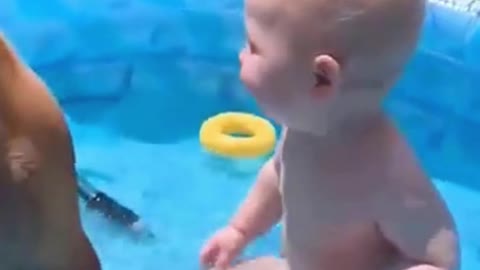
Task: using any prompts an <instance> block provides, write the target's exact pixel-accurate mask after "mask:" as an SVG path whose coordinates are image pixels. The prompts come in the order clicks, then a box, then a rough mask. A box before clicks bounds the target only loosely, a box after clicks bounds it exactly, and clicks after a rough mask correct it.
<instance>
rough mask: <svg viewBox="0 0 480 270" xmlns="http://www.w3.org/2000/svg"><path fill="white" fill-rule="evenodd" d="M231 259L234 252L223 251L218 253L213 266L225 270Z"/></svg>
mask: <svg viewBox="0 0 480 270" xmlns="http://www.w3.org/2000/svg"><path fill="white" fill-rule="evenodd" d="M233 259H234V254H233V253H232V252H225V251H223V252H221V253H220V254H219V256H218V258H217V263H216V264H215V267H216V268H218V269H219V270H226V269H227V268H228V267H229V266H230V264H231V262H232V260H233Z"/></svg>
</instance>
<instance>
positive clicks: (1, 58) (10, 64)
mask: <svg viewBox="0 0 480 270" xmlns="http://www.w3.org/2000/svg"><path fill="white" fill-rule="evenodd" d="M18 63H19V59H18V57H17V56H16V55H15V51H14V50H13V48H12V46H11V45H10V44H9V42H8V41H7V39H6V37H5V34H3V33H2V32H0V78H1V80H4V79H5V78H9V77H6V76H12V75H13V73H14V71H15V69H16V68H17V67H18Z"/></svg>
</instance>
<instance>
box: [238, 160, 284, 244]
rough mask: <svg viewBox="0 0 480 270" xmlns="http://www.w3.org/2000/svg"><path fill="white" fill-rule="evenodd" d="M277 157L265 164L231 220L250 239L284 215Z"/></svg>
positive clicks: (267, 228) (266, 229) (264, 230)
mask: <svg viewBox="0 0 480 270" xmlns="http://www.w3.org/2000/svg"><path fill="white" fill-rule="evenodd" d="M275 158H276V157H274V158H272V159H270V160H268V161H267V162H266V163H265V164H264V165H263V167H262V169H261V170H260V172H259V174H258V177H257V181H256V182H255V184H254V185H253V187H252V189H251V190H250V192H249V194H248V195H247V198H246V199H245V201H244V202H243V203H242V204H241V206H240V208H239V209H238V211H237V213H236V214H235V216H234V217H233V218H232V220H231V222H230V225H231V226H232V227H234V228H235V229H237V230H239V231H240V232H241V233H243V234H244V236H245V237H246V239H248V240H252V239H253V238H255V237H257V236H258V235H260V234H262V233H264V232H266V231H268V230H269V229H270V228H271V227H272V226H273V225H274V224H275V223H277V222H278V221H279V219H280V217H281V215H282V201H281V197H280V190H279V177H278V170H277V168H278V167H277V166H276V159H275Z"/></svg>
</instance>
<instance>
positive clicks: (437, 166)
mask: <svg viewBox="0 0 480 270" xmlns="http://www.w3.org/2000/svg"><path fill="white" fill-rule="evenodd" d="M242 16H243V14H242V1H239V0H228V1H227V0H226V1H213V0H208V1H194V0H184V1H178V0H176V1H173V0H162V1H159V0H137V1H133V0H104V1H98V0H69V1H66V0H36V1H31V0H3V1H2V8H1V9H0V29H1V30H2V31H3V32H5V34H6V35H7V37H8V38H9V39H10V40H11V41H12V42H13V44H14V45H15V46H16V48H17V50H18V52H19V53H20V54H21V55H22V57H23V58H24V59H25V60H26V61H27V62H28V63H29V64H30V65H31V66H32V67H33V68H34V69H35V70H36V71H37V72H38V73H39V74H40V75H41V76H42V77H43V78H44V79H45V80H46V81H47V83H48V84H49V85H50V87H51V88H52V90H53V92H54V93H55V95H56V96H57V97H58V99H59V100H60V102H61V103H62V104H63V105H64V106H65V107H68V105H69V104H75V103H82V102H89V101H93V100H95V101H99V100H103V101H105V102H109V101H115V100H119V99H121V98H122V97H124V96H125V95H129V94H135V93H142V94H145V93H147V94H148V93H154V94H155V95H154V96H155V102H156V103H158V104H157V106H158V107H162V106H166V107H168V108H171V107H172V106H171V104H169V103H170V101H171V100H172V99H173V98H175V96H176V95H179V94H183V95H184V96H185V97H188V98H190V99H192V100H196V101H197V102H196V103H197V104H200V105H201V104H207V103H208V102H212V104H214V103H215V100H217V101H218V100H219V99H221V100H222V102H223V104H225V103H227V104H228V105H229V106H230V107H228V108H238V109H245V108H250V109H256V107H255V104H254V103H253V101H252V99H251V97H250V96H248V94H247V92H246V91H243V90H244V89H243V88H242V86H241V84H240V83H239V82H238V75H237V72H238V63H237V51H238V49H239V48H240V47H241V46H242V43H243V40H244V29H243V23H242ZM479 51H480V22H479V19H478V18H476V17H474V16H469V15H467V14H464V13H460V12H456V11H452V10H450V9H448V8H445V7H443V6H440V5H438V4H434V3H429V4H428V13H427V17H426V19H425V23H424V29H423V34H422V39H421V42H420V45H419V48H418V53H417V54H416V55H415V57H414V58H413V60H412V63H411V68H409V69H407V70H408V71H407V72H406V74H405V75H404V76H403V78H402V80H401V81H400V82H399V83H398V85H397V86H396V89H395V90H394V91H392V93H391V95H390V96H389V97H388V98H387V100H386V108H387V110H389V111H390V112H391V113H392V115H393V116H394V118H395V119H397V120H398V122H399V123H400V126H403V128H404V130H405V132H406V133H407V136H408V137H409V138H410V139H411V141H412V143H413V144H414V146H415V148H416V149H417V151H418V152H419V154H420V156H421V159H422V161H423V162H424V163H425V164H426V167H427V168H428V169H429V171H430V172H431V173H432V175H433V176H437V177H456V178H459V177H463V178H465V179H467V178H472V177H479V176H480V172H477V169H476V168H478V167H479V166H478V165H480V141H479V140H477V138H478V136H480V95H479V94H478V87H477V85H479V84H480V80H479V79H478V78H479V77H480V76H479V74H480V53H479ZM178 74H181V77H179V75H178ZM412 86H415V87H412ZM173 87H174V88H175V89H174V91H172V88H173ZM188 98H186V99H188ZM226 101H229V102H230V103H228V102H226ZM217 103H218V102H217ZM238 104H243V105H245V104H246V105H245V106H243V105H242V106H239V105H238ZM167 105H168V106H167ZM197 106H198V105H197ZM235 106H237V107H235ZM67 113H68V111H67ZM93 113H95V112H93ZM173 113H175V112H173ZM453 133H454V134H455V136H456V137H457V138H461V140H460V141H461V142H460V143H455V144H453V143H450V144H449V145H454V146H451V147H444V144H445V143H446V141H447V142H448V138H449V136H450V137H451V134H453ZM477 135H478V136H477ZM442 144H443V146H442ZM459 144H463V145H464V147H463V148H464V149H461V150H458V149H457V148H458V147H459V146H458V145H459ZM435 147H436V148H438V149H437V151H441V153H440V152H435ZM442 147H443V148H442ZM440 148H442V149H443V150H442V149H441V150H439V149H440ZM451 148H454V149H453V150H452V149H451ZM455 151H456V152H455ZM457 152H461V153H457ZM465 156H468V158H469V162H470V167H468V168H467V167H466V166H467V165H466V164H467V163H469V162H466V161H465V159H464V158H465ZM478 171H480V170H478ZM460 174H463V176H460ZM470 182H472V181H470ZM477 182H479V183H480V181H477ZM479 185H480V184H479Z"/></svg>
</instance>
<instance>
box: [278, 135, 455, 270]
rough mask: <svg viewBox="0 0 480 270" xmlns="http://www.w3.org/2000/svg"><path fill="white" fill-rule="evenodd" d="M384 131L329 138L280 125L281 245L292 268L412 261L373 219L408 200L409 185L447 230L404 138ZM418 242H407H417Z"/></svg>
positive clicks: (352, 269) (346, 269) (446, 218)
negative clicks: (341, 141) (354, 138)
mask: <svg viewBox="0 0 480 270" xmlns="http://www.w3.org/2000/svg"><path fill="white" fill-rule="evenodd" d="M384 139H385V140H383V139H382V138H369V139H367V140H363V141H361V142H358V145H355V146H354V145H347V144H345V145H343V146H332V145H325V143H324V142H318V143H316V142H315V140H314V139H313V138H309V137H308V135H304V134H303V135H300V134H289V133H288V132H287V133H286V135H285V138H284V143H283V146H282V149H281V150H282V151H281V152H280V153H281V155H279V161H280V164H281V166H280V175H281V192H282V195H283V204H284V213H285V216H284V226H285V227H284V228H285V233H284V237H285V239H284V240H285V241H284V242H285V252H286V255H287V258H288V261H289V264H290V267H291V269H292V270H322V269H336V270H384V269H385V270H387V269H388V270H390V269H395V267H394V265H399V264H410V263H411V264H415V263H416V261H415V262H413V261H410V259H408V258H406V257H407V256H404V254H401V252H399V250H398V248H397V246H396V245H395V244H393V243H391V241H388V240H387V237H386V236H385V234H384V228H383V227H382V226H383V225H382V224H381V222H380V220H381V219H382V217H383V216H385V215H386V214H390V213H392V211H397V209H398V207H397V208H395V207H393V206H394V205H395V206H398V205H402V206H403V207H404V208H408V207H410V206H409V205H407V204H408V203H412V204H415V201H412V202H408V201H404V199H406V198H407V197H408V194H411V193H421V194H422V195H423V199H425V200H427V201H428V205H429V207H430V209H429V210H430V211H431V213H435V215H436V218H434V219H432V220H438V221H439V223H442V224H432V225H433V226H434V227H435V228H436V226H437V225H438V226H448V227H449V228H452V230H453V231H454V229H453V225H452V221H451V217H450V215H449V214H448V211H447V210H446V208H445V206H444V204H443V202H442V200H441V199H440V198H439V196H438V194H437V193H436V191H435V189H434V187H433V186H432V184H431V183H430V182H429V181H428V179H427V178H426V177H425V176H424V175H423V173H422V172H421V170H420V169H418V167H417V165H416V164H415V161H414V158H413V155H411V153H409V152H408V151H407V149H408V148H407V146H406V145H404V143H403V141H398V142H397V141H395V140H394V141H393V142H395V143H398V145H394V144H392V140H390V139H391V138H384ZM382 140H383V141H382ZM386 147H388V149H389V150H388V151H385V149H387V148H386ZM397 149H400V151H397ZM402 149H403V150H402ZM397 152H398V153H397ZM394 163H395V164H394ZM397 164H398V166H397ZM393 165H395V166H393ZM402 179H404V181H403V180H402ZM391 206H392V207H391ZM414 207H415V206H414ZM410 211H413V210H410ZM404 213H409V211H403V210H402V211H400V212H399V213H398V218H399V219H408V218H409V217H408V216H405V214H404ZM445 224H447V225H445ZM412 225H414V226H413V227H412V228H411V229H412V231H411V232H405V233H406V234H405V235H402V237H405V239H407V238H412V237H414V236H413V235H414V234H415V233H414V232H413V231H414V230H415V229H417V228H415V226H416V224H415V223H412ZM427 227H428V226H427ZM434 227H431V228H432V230H433V228H434ZM407 233H408V235H407ZM432 233H434V232H433V231H432ZM410 234H411V235H410ZM419 239H421V238H419ZM409 240H411V239H409ZM411 243H412V241H410V242H409V244H411ZM424 244H425V243H424V242H422V241H419V242H418V244H414V245H418V248H419V249H421V248H425V245H424ZM422 245H423V246H422ZM410 246H411V245H410ZM410 246H409V248H410ZM412 248H413V249H415V248H417V247H412ZM455 255H456V254H455ZM422 259H425V260H427V258H420V260H422ZM399 269H400V268H399ZM395 270H397V269H395Z"/></svg>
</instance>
